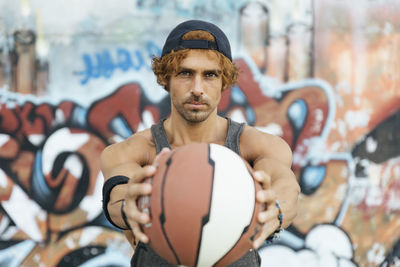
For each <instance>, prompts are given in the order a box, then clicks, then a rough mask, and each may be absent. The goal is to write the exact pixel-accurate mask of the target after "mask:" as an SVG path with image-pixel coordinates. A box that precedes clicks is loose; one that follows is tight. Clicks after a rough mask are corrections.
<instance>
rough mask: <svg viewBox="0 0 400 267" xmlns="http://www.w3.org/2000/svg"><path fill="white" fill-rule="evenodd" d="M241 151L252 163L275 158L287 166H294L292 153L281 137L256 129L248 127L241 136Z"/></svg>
mask: <svg viewBox="0 0 400 267" xmlns="http://www.w3.org/2000/svg"><path fill="white" fill-rule="evenodd" d="M240 151H241V154H242V156H243V158H245V159H246V160H247V161H248V162H250V163H252V162H254V161H256V160H257V159H259V158H261V157H267V158H273V159H276V160H278V161H281V162H282V163H284V164H285V165H287V166H290V165H291V164H292V151H291V149H290V147H289V145H288V144H287V143H286V141H285V140H283V139H282V138H281V137H279V136H277V135H272V134H269V133H265V132H261V131H260V130H258V129H256V128H255V127H252V126H248V125H246V126H245V128H244V129H243V133H242V135H241V136H240Z"/></svg>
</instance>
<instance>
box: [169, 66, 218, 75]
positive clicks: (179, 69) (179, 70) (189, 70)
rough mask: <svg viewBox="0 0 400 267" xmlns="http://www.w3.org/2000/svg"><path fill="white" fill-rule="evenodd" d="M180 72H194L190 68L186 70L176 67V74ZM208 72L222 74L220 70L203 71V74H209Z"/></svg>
mask: <svg viewBox="0 0 400 267" xmlns="http://www.w3.org/2000/svg"><path fill="white" fill-rule="evenodd" d="M181 71H188V72H194V71H195V70H194V69H191V68H186V67H178V69H177V71H176V72H177V73H179V72H181ZM210 72H215V73H217V74H221V73H222V70H220V69H208V70H207V69H206V70H204V71H203V73H210Z"/></svg>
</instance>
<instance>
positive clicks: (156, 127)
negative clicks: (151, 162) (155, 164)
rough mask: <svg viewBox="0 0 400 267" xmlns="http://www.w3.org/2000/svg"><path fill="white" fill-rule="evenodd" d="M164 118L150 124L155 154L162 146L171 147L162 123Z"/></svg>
mask: <svg viewBox="0 0 400 267" xmlns="http://www.w3.org/2000/svg"><path fill="white" fill-rule="evenodd" d="M164 121H165V119H162V120H160V121H159V122H158V123H157V124H153V125H152V126H151V135H152V136H153V141H154V144H155V145H156V151H157V154H158V153H160V151H161V150H162V149H163V148H164V147H168V148H169V149H171V145H170V144H169V141H168V137H167V133H166V132H165V129H164V126H163V123H164Z"/></svg>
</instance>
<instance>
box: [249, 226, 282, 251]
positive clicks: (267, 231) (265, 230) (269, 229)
mask: <svg viewBox="0 0 400 267" xmlns="http://www.w3.org/2000/svg"><path fill="white" fill-rule="evenodd" d="M278 226H279V222H278V221H275V220H272V221H270V222H268V223H266V224H264V225H263V227H262V230H261V233H260V234H259V235H258V236H257V238H256V239H255V240H254V242H253V248H254V249H258V248H259V247H260V246H261V245H262V244H263V243H264V242H265V240H267V238H268V237H269V236H270V235H271V234H272V233H273V232H274V231H275V229H277V228H278Z"/></svg>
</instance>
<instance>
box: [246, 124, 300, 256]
mask: <svg viewBox="0 0 400 267" xmlns="http://www.w3.org/2000/svg"><path fill="white" fill-rule="evenodd" d="M242 136H243V137H242V138H241V142H242V139H243V142H242V143H243V146H242V145H241V150H243V152H242V154H243V156H244V158H245V159H246V160H248V161H249V162H250V163H251V164H252V166H253V169H254V170H255V171H256V172H255V178H256V179H257V180H258V181H259V182H260V183H261V184H262V187H263V190H261V191H260V192H258V194H257V200H258V201H259V202H261V203H264V205H266V207H267V209H266V211H263V212H261V213H260V214H259V218H258V219H259V222H260V223H262V224H263V228H262V232H261V234H260V235H259V237H258V238H257V239H256V240H255V241H254V243H253V246H254V248H258V247H259V246H261V244H262V243H263V242H264V241H265V240H266V239H267V238H268V237H269V236H271V235H272V234H273V233H274V232H275V231H276V230H277V229H279V227H280V228H282V229H284V228H286V227H288V226H289V225H290V224H291V223H292V221H293V219H294V218H295V217H296V214H297V200H298V196H299V193H300V187H299V184H298V182H297V179H296V177H295V175H294V173H293V172H292V170H291V164H292V152H291V150H290V148H289V146H288V145H287V143H286V142H285V141H284V140H282V139H281V138H279V137H277V136H272V135H269V134H265V133H262V132H260V131H258V130H256V129H254V128H251V127H246V128H245V131H244V133H243V135H242ZM242 147H243V149H242ZM276 201H278V202H276ZM276 203H278V205H277V204H276ZM278 207H279V208H280V210H279V208H278ZM280 214H282V217H281V219H282V220H280V219H279V216H280Z"/></svg>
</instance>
